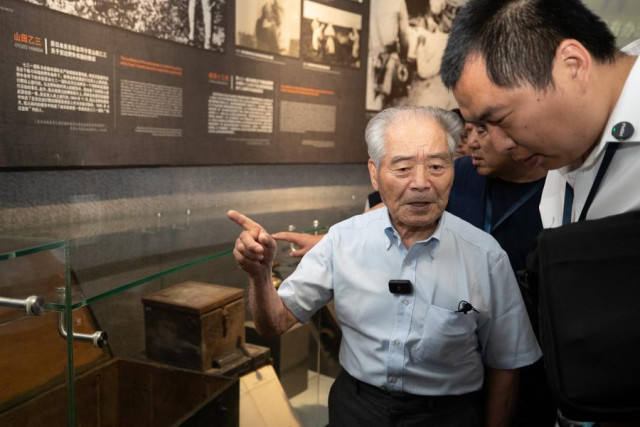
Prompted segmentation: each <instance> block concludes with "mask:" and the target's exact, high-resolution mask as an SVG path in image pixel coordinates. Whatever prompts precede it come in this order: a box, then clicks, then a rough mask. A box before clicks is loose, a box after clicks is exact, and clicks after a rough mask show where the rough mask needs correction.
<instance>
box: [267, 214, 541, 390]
mask: <svg viewBox="0 0 640 427" xmlns="http://www.w3.org/2000/svg"><path fill="white" fill-rule="evenodd" d="M391 279H404V280H410V281H411V283H412V284H413V292H412V293H411V294H409V295H398V294H392V293H390V292H389V286H388V282H389V280H391ZM278 293H279V294H280V297H281V298H282V300H283V302H284V304H285V305H286V306H287V308H288V309H289V310H290V311H291V312H292V313H293V314H294V315H295V316H296V318H298V320H300V321H302V322H304V321H306V320H308V319H309V318H310V317H311V316H312V315H313V314H314V313H315V312H316V311H317V310H318V309H320V308H321V307H322V306H324V305H325V304H326V303H328V302H329V301H330V300H331V299H332V298H333V299H334V303H335V309H336V314H337V317H338V320H339V322H340V325H341V327H342V343H341V346H340V363H341V365H342V366H343V367H344V368H345V369H346V370H347V372H349V374H351V375H352V376H354V377H356V378H358V379H359V380H361V381H363V382H366V383H368V384H371V385H375V386H378V387H382V388H385V389H387V390H389V391H402V392H406V393H412V394H420V395H449V394H463V393H468V392H472V391H476V390H479V389H480V388H481V387H482V382H483V377H484V369H483V366H484V365H486V366H488V367H492V368H498V369H515V368H519V367H521V366H526V365H529V364H531V363H533V362H535V361H536V360H538V359H539V358H540V356H541V352H540V348H539V347H538V343H537V341H536V339H535V336H534V334H533V331H532V328H531V324H530V322H529V318H528V316H527V312H526V310H525V307H524V303H523V301H522V296H521V294H520V291H519V289H518V286H517V283H516V280H515V277H514V275H513V271H512V270H511V266H510V264H509V259H508V257H507V254H506V253H505V252H504V251H503V250H502V249H501V248H500V246H499V245H498V243H497V242H496V241H495V240H494V238H493V237H491V236H490V235H489V234H486V233H484V232H483V231H481V230H479V229H477V228H475V227H473V226H472V225H470V224H468V223H466V222H464V221H462V220H461V219H459V218H458V217H456V216H454V215H451V214H449V213H448V212H445V213H444V214H443V216H442V218H441V219H440V223H439V225H438V227H437V229H436V231H435V232H434V234H433V235H432V236H431V237H430V238H428V239H427V240H424V241H421V242H417V243H415V244H414V245H413V246H412V247H411V248H410V249H409V250H407V249H406V248H405V247H404V245H402V242H401V241H400V237H399V235H398V233H397V232H396V231H395V230H394V228H393V226H392V225H391V222H390V220H389V215H388V211H387V209H386V208H381V209H377V210H374V211H371V212H368V213H366V214H363V215H358V216H355V217H353V218H350V219H348V220H346V221H343V222H340V223H338V224H336V225H334V226H333V227H331V229H330V230H329V232H328V233H327V235H326V236H325V238H323V239H322V240H321V241H320V243H318V244H317V245H316V246H315V247H314V248H313V249H312V250H311V251H309V253H308V254H307V255H306V256H305V257H304V258H303V259H302V261H301V262H300V264H299V266H298V268H297V269H296V271H295V272H294V273H293V274H292V275H291V276H290V277H289V278H287V279H286V280H285V281H284V282H283V283H282V285H281V286H280V288H279V290H278ZM463 300H464V301H468V302H469V303H471V305H472V306H473V307H474V308H475V309H476V310H477V311H478V312H477V313H476V312H475V311H470V312H468V313H467V314H463V313H456V312H455V311H456V310H457V309H458V304H459V303H460V301H463Z"/></svg>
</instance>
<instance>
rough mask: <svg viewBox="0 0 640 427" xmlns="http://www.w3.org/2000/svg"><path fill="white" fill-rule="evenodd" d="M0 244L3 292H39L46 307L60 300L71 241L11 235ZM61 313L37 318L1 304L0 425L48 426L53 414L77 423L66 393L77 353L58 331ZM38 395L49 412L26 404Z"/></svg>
mask: <svg viewBox="0 0 640 427" xmlns="http://www.w3.org/2000/svg"><path fill="white" fill-rule="evenodd" d="M0 242H1V243H0V247H1V248H2V255H3V261H2V262H1V263H0V296H2V297H3V298H7V299H11V300H24V299H26V298H27V297H29V296H32V295H33V296H38V297H41V298H43V299H44V300H45V301H46V303H45V307H46V308H49V306H50V305H52V304H54V302H57V300H58V289H62V290H63V291H65V289H66V288H67V280H66V277H67V269H68V264H67V250H68V246H67V243H66V242H60V241H57V242H56V241H47V240H38V239H17V238H10V237H9V238H6V237H3V238H0ZM59 314H62V316H63V317H64V313H56V312H54V311H44V312H42V313H41V314H40V315H37V316H33V315H28V314H27V311H26V309H25V308H16V307H7V306H0V372H2V375H0V425H25V424H27V423H26V421H27V420H28V421H29V423H34V424H40V422H39V421H41V422H42V424H43V425H44V424H49V422H48V421H49V420H48V419H47V417H49V416H52V414H57V415H58V416H59V418H56V419H60V420H61V421H60V422H62V423H65V424H66V423H67V422H68V421H71V422H72V421H73V419H72V418H71V419H69V418H68V416H69V414H72V413H73V402H72V401H71V400H70V399H69V398H68V396H69V395H68V393H67V390H68V388H67V386H68V381H69V379H70V378H73V369H69V367H70V366H73V365H71V364H70V363H69V361H70V360H71V359H70V357H71V358H72V356H73V354H72V353H71V352H70V351H69V350H70V347H69V343H68V342H67V340H65V339H64V338H63V337H61V336H60V335H59V333H58V316H59ZM52 390H57V391H58V392H57V393H53V392H52ZM34 396H39V397H41V396H42V398H43V399H44V401H46V402H48V404H49V406H47V407H46V410H47V412H45V411H44V410H43V409H44V408H40V407H39V408H34V407H30V406H29V405H28V404H26V403H25V402H26V401H27V400H29V399H30V398H32V397H34ZM45 396H46V397H45ZM47 413H48V415H45V414H47Z"/></svg>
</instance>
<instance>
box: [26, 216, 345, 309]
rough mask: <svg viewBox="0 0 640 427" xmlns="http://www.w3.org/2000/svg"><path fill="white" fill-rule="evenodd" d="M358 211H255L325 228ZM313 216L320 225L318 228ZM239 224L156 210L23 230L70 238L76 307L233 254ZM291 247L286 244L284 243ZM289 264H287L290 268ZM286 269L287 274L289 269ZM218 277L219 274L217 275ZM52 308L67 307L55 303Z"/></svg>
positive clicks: (307, 227)
mask: <svg viewBox="0 0 640 427" xmlns="http://www.w3.org/2000/svg"><path fill="white" fill-rule="evenodd" d="M354 213H356V212H345V211H344V210H341V209H335V210H323V211H295V212H275V213H261V214H256V215H253V216H251V217H252V219H254V220H256V221H257V222H259V223H260V224H261V225H263V226H264V227H265V228H266V229H267V230H269V231H271V232H276V231H286V230H287V229H288V228H289V225H293V226H294V227H295V229H296V231H299V232H313V231H314V230H316V229H317V230H319V231H326V229H327V227H328V226H329V225H331V224H333V223H335V222H337V221H339V220H341V219H343V218H345V217H347V216H350V215H352V214H354ZM314 220H318V223H319V225H318V227H317V228H314ZM239 232H240V227H238V226H237V225H235V224H233V223H232V222H231V221H230V220H229V219H227V217H226V215H225V214H222V215H221V213H220V212H218V213H213V212H200V213H198V212H191V211H188V210H185V211H184V212H180V213H170V214H157V215H154V216H149V217H148V218H140V217H135V218H128V219H116V220H114V219H110V220H104V221H95V222H93V223H80V224H76V225H72V224H69V225H64V226H55V227H49V226H45V227H41V228H38V229H30V230H21V231H20V233H21V234H26V235H29V236H40V237H42V236H44V237H51V238H63V237H64V238H65V239H68V240H69V245H70V263H71V280H72V282H74V283H76V284H77V285H78V286H79V290H80V292H77V293H74V294H73V299H72V305H73V308H74V309H76V308H80V307H82V306H85V305H87V304H91V303H93V302H95V301H97V300H99V299H102V298H108V297H110V296H111V295H113V294H115V293H119V292H123V291H126V290H128V289H130V288H132V287H137V286H140V285H143V284H145V283H147V282H149V281H152V280H156V279H158V278H160V277H163V276H166V275H172V274H174V273H177V272H179V271H181V270H190V269H192V268H193V267H195V266H197V265H199V264H204V263H209V262H211V261H213V260H215V259H217V258H220V257H225V256H229V255H230V254H231V251H232V250H233V245H234V241H235V239H236V237H237V236H238V234H239ZM280 247H281V250H282V251H283V252H287V247H288V246H286V245H284V244H281V245H280ZM287 268H288V267H287V266H286V265H284V266H283V269H284V270H286V269H287ZM285 274H286V273H285ZM212 280H214V281H215V277H214V278H213V279H212ZM50 308H51V309H56V310H63V309H64V307H63V305H62V304H55V303H52V305H51V307H50Z"/></svg>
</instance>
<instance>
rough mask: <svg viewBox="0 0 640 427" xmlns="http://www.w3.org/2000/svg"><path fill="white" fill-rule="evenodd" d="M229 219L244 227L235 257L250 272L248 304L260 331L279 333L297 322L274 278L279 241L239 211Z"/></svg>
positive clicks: (264, 333)
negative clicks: (276, 286)
mask: <svg viewBox="0 0 640 427" xmlns="http://www.w3.org/2000/svg"><path fill="white" fill-rule="evenodd" d="M227 216H228V217H229V219H230V220H231V221H233V222H235V223H236V224H238V225H239V226H240V227H242V228H243V230H242V232H241V233H240V236H238V239H237V240H236V245H235V248H234V249H233V257H234V258H235V259H236V261H237V263H238V265H239V266H240V267H241V268H242V269H243V270H244V271H246V272H247V273H249V308H251V313H252V314H253V321H254V322H255V325H256V330H257V331H258V333H259V334H261V335H280V334H282V333H284V332H286V331H287V330H288V329H289V328H291V327H292V326H293V325H295V324H296V323H297V322H298V319H296V318H295V316H294V315H293V314H291V312H290V311H289V310H288V309H287V308H286V307H285V305H284V304H283V302H282V300H281V299H280V296H279V295H278V292H277V291H276V288H275V287H274V286H273V282H272V281H271V270H272V268H273V260H274V259H275V257H276V247H277V244H276V241H275V239H274V238H273V237H271V235H270V234H269V233H268V232H267V230H265V229H264V228H263V227H262V226H261V225H260V224H258V223H257V222H255V221H252V220H251V219H249V218H248V217H246V216H244V215H242V214H241V213H239V212H236V211H233V210H231V211H229V212H227Z"/></svg>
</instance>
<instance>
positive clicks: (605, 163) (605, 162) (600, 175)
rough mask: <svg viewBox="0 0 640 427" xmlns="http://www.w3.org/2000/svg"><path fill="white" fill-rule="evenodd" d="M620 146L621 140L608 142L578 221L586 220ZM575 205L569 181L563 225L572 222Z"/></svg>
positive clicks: (565, 197) (565, 192) (566, 187)
mask: <svg viewBox="0 0 640 427" xmlns="http://www.w3.org/2000/svg"><path fill="white" fill-rule="evenodd" d="M619 146H620V143H619V142H609V143H608V144H607V150H606V151H605V153H604V157H603V158H602V163H601V164H600V167H599V168H598V172H597V173H596V178H595V179H594V180H593V184H592V185H591V190H589V194H588V195H587V200H586V201H585V202H584V207H583V208H582V212H580V217H579V218H578V221H584V220H585V218H586V217H587V212H589V208H590V207H591V203H593V199H594V198H595V197H596V193H597V192H598V189H599V188H600V184H602V180H603V179H604V174H605V173H607V169H609V165H610V164H611V159H613V155H614V154H615V153H616V150H617V149H618V147H619ZM572 205H573V188H572V187H571V186H570V185H569V183H568V182H567V184H566V186H565V190H564V211H563V215H562V225H565V224H569V223H570V222H571V206H572Z"/></svg>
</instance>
